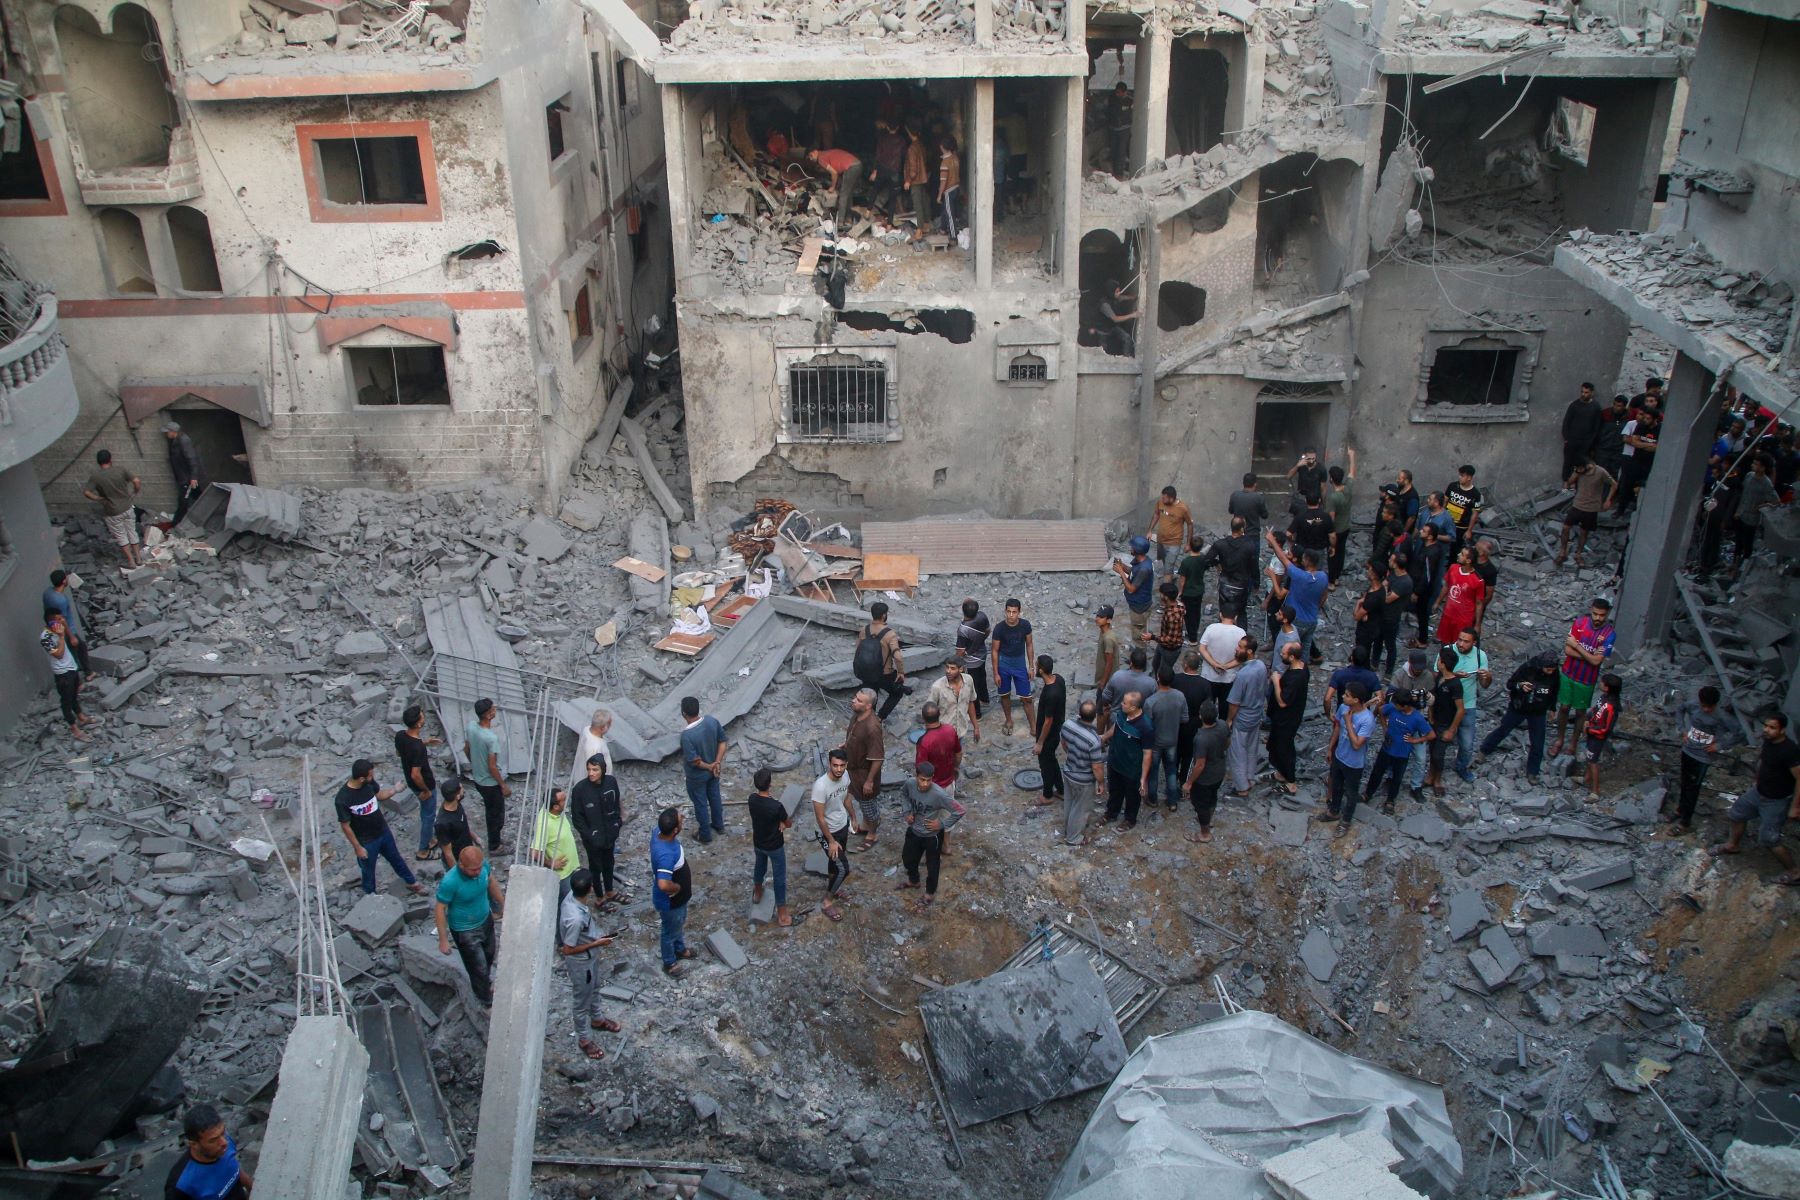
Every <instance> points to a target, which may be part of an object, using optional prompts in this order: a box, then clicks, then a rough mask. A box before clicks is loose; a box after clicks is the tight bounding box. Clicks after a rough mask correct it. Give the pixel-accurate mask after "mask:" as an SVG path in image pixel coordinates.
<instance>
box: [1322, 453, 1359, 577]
mask: <svg viewBox="0 0 1800 1200" xmlns="http://www.w3.org/2000/svg"><path fill="white" fill-rule="evenodd" d="M1344 461H1345V462H1346V463H1347V464H1349V465H1348V466H1347V467H1340V466H1337V465H1336V464H1333V465H1332V467H1331V469H1330V470H1329V471H1327V472H1326V473H1325V478H1326V479H1327V480H1329V481H1330V484H1331V486H1330V487H1328V488H1326V489H1325V513H1326V515H1327V516H1329V517H1330V518H1331V527H1332V529H1333V530H1335V531H1336V532H1337V544H1336V545H1335V546H1333V547H1332V549H1331V556H1330V559H1329V561H1328V562H1327V563H1326V570H1327V573H1328V574H1329V575H1330V576H1331V582H1332V583H1333V584H1335V583H1337V581H1338V576H1339V575H1341V574H1343V572H1344V550H1345V548H1346V547H1347V546H1349V544H1350V505H1351V493H1352V491H1354V485H1355V483H1356V451H1354V450H1352V449H1350V448H1349V447H1348V446H1346V447H1344Z"/></svg>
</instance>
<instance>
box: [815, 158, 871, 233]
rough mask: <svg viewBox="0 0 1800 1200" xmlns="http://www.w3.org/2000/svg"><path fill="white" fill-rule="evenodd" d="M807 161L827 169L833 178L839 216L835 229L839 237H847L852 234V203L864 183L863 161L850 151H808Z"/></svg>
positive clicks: (832, 184)
mask: <svg viewBox="0 0 1800 1200" xmlns="http://www.w3.org/2000/svg"><path fill="white" fill-rule="evenodd" d="M806 161H808V162H810V163H813V164H815V165H816V166H821V167H824V168H825V172H826V174H828V175H830V176H831V186H832V189H833V190H834V191H836V192H837V215H836V218H835V220H834V221H833V226H832V227H833V228H834V229H835V230H836V235H837V236H838V237H840V238H841V237H847V236H848V235H849V233H850V227H849V225H848V221H849V220H850V202H851V200H852V199H854V197H855V196H856V185H857V184H859V183H861V182H862V177H863V162H862V159H860V158H858V157H856V155H854V154H852V153H850V152H849V151H848V150H808V151H807V152H806Z"/></svg>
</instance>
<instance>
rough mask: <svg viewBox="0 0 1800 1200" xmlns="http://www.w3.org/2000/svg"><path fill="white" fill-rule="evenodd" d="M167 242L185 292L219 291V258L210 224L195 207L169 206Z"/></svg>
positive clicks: (221, 289) (222, 287) (220, 290)
mask: <svg viewBox="0 0 1800 1200" xmlns="http://www.w3.org/2000/svg"><path fill="white" fill-rule="evenodd" d="M169 242H170V244H171V245H173V246H174V248H175V268H176V270H177V271H179V272H180V273H181V290H182V291H184V292H222V291H224V290H225V288H224V285H223V284H221V283H220V282H219V257H218V255H217V254H216V253H214V251H213V240H212V224H211V222H209V221H208V220H207V219H206V214H205V213H203V212H201V211H200V210H199V209H197V208H189V207H187V206H186V205H185V204H177V205H175V206H174V207H173V208H171V209H169Z"/></svg>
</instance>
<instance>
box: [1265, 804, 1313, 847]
mask: <svg viewBox="0 0 1800 1200" xmlns="http://www.w3.org/2000/svg"><path fill="white" fill-rule="evenodd" d="M1311 824H1312V819H1311V818H1310V817H1308V816H1307V814H1306V813H1304V812H1300V811H1297V810H1295V809H1291V808H1283V807H1281V806H1280V805H1279V804H1271V805H1270V806H1269V832H1270V835H1271V836H1272V837H1273V838H1274V839H1275V844H1276V845H1277V846H1304V845H1305V844H1306V831H1307V828H1308V827H1309V826H1310V825H1311Z"/></svg>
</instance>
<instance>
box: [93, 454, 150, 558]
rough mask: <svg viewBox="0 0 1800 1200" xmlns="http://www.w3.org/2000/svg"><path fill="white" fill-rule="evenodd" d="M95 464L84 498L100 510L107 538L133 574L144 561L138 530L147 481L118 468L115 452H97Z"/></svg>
mask: <svg viewBox="0 0 1800 1200" xmlns="http://www.w3.org/2000/svg"><path fill="white" fill-rule="evenodd" d="M94 464H95V465H94V472H93V474H91V475H89V476H88V480H87V485H86V486H85V487H83V488H82V489H81V494H82V495H83V496H86V497H87V498H88V499H89V500H92V501H93V502H94V503H96V504H98V505H99V506H100V517H101V519H102V520H104V521H105V522H106V533H107V536H108V537H110V538H112V540H113V543H114V544H115V545H116V546H118V547H119V552H120V553H121V554H123V555H124V556H125V568H126V570H132V569H134V568H136V567H138V566H141V565H142V564H143V561H144V560H143V556H142V551H141V550H140V548H139V540H140V539H139V537H138V527H137V498H138V496H139V494H141V493H142V492H143V490H144V481H143V480H141V479H139V478H138V477H137V476H136V475H134V474H132V473H131V472H130V471H129V470H127V469H126V468H124V467H120V466H115V465H114V464H113V456H112V451H111V450H97V451H95V452H94Z"/></svg>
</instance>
